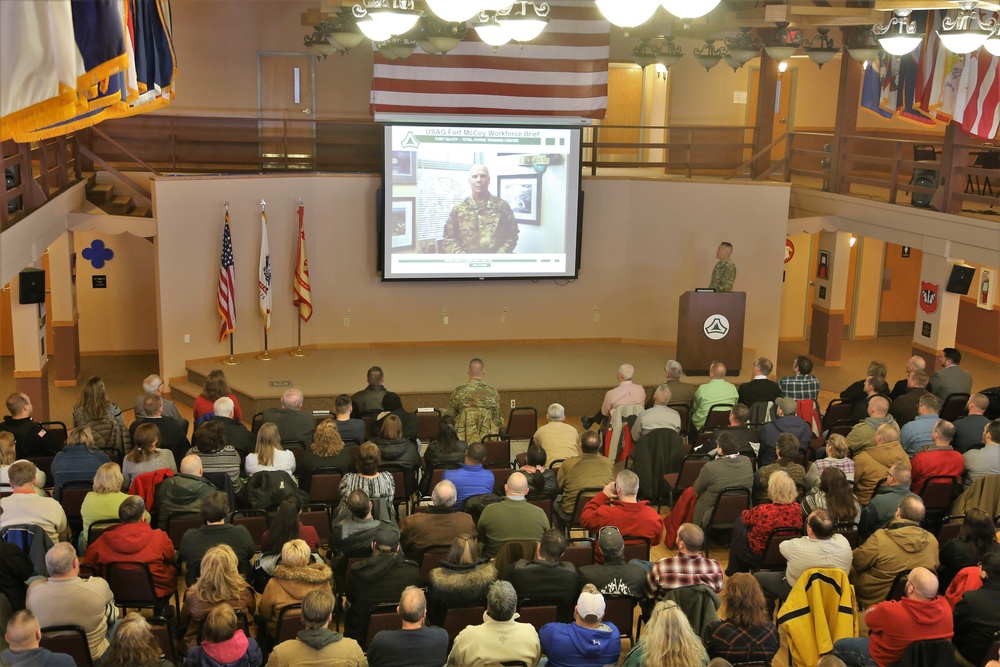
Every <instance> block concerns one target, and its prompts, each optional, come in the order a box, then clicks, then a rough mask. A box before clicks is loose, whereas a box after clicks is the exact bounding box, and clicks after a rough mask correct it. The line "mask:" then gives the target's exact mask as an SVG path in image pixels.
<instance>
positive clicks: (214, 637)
mask: <svg viewBox="0 0 1000 667" xmlns="http://www.w3.org/2000/svg"><path fill="white" fill-rule="evenodd" d="M202 627H203V628H204V631H203V634H204V636H205V639H204V641H206V642H212V643H213V644H220V643H222V642H224V641H227V640H229V639H232V638H233V635H235V634H236V629H237V627H238V626H237V621H236V611H235V610H233V608H232V607H231V606H229V605H228V604H226V603H225V602H223V603H222V604H220V605H218V606H217V607H213V608H212V610H211V611H209V612H208V616H206V617H205V624H204V625H203V626H202Z"/></svg>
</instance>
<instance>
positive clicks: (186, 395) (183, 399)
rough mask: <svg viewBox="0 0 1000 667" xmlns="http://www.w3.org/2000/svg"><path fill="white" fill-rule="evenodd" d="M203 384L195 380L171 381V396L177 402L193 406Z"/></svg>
mask: <svg viewBox="0 0 1000 667" xmlns="http://www.w3.org/2000/svg"><path fill="white" fill-rule="evenodd" d="M201 390H202V385H200V384H195V383H193V382H184V381H182V382H171V383H170V398H171V400H173V401H174V402H176V403H180V404H182V405H186V406H188V407H191V406H193V405H194V399H195V397H196V396H198V394H200V393H201Z"/></svg>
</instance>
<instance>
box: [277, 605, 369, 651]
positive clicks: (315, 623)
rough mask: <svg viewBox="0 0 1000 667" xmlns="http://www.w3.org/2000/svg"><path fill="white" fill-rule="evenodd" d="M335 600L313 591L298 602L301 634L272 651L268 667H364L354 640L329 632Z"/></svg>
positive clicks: (359, 648) (358, 647) (359, 649)
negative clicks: (300, 605)
mask: <svg viewBox="0 0 1000 667" xmlns="http://www.w3.org/2000/svg"><path fill="white" fill-rule="evenodd" d="M334 602H335V599H334V597H333V594H332V593H329V592H327V591H313V592H311V593H309V594H308V595H306V596H305V598H303V600H302V624H303V625H304V626H305V628H306V629H305V630H302V631H300V632H299V634H298V635H297V636H296V637H295V639H289V640H288V641H286V642H282V643H280V644H278V645H277V646H275V647H274V651H272V652H271V657H270V659H269V660H268V661H267V664H268V667H293V666H294V665H329V664H334V665H345V666H347V667H365V666H366V665H367V664H368V660H367V659H366V658H365V654H364V652H363V651H362V650H361V647H360V646H359V645H358V642H357V641H355V640H354V639H348V638H345V637H344V636H343V635H341V634H340V633H339V632H334V631H333V630H330V624H331V623H332V622H333V607H334Z"/></svg>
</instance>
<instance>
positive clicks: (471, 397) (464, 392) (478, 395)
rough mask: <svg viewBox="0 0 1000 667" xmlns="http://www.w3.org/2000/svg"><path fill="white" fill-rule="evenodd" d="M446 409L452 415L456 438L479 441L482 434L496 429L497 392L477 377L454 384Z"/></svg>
mask: <svg viewBox="0 0 1000 667" xmlns="http://www.w3.org/2000/svg"><path fill="white" fill-rule="evenodd" d="M448 408H449V409H450V410H451V413H452V414H453V415H455V430H456V431H458V438H459V440H464V441H466V442H470V443H471V442H482V439H483V437H484V436H486V435H489V434H490V433H499V432H500V425H501V424H502V423H503V422H502V420H501V418H500V394H498V393H497V390H496V389H494V388H493V387H491V386H490V385H488V384H486V383H485V382H483V381H482V380H480V379H478V378H474V379H472V380H469V381H468V382H467V383H466V384H463V385H461V386H459V387H456V388H455V393H453V394H452V395H451V400H450V401H449V402H448Z"/></svg>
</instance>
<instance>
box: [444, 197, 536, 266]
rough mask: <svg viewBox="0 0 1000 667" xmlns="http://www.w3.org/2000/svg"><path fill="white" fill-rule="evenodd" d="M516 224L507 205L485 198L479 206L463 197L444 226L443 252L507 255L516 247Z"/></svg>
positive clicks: (497, 199) (472, 200)
mask: <svg viewBox="0 0 1000 667" xmlns="http://www.w3.org/2000/svg"><path fill="white" fill-rule="evenodd" d="M517 234H518V230H517V221H516V220H515V219H514V212H513V211H512V210H511V209H510V205H509V204H508V203H507V202H505V201H504V200H503V199H500V198H499V197H494V196H493V195H489V197H488V198H487V200H486V201H484V202H483V203H481V204H480V203H477V202H476V200H475V199H473V198H472V197H466V198H465V199H463V200H462V201H460V202H459V203H457V204H455V208H453V209H451V215H449V216H448V221H447V222H446V223H445V225H444V250H445V252H450V253H464V252H468V253H508V252H514V247H515V246H516V245H517Z"/></svg>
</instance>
